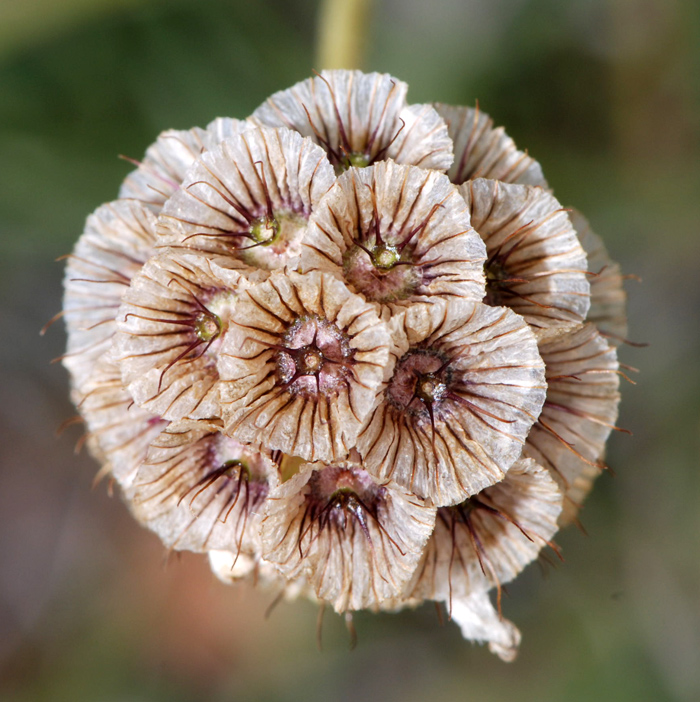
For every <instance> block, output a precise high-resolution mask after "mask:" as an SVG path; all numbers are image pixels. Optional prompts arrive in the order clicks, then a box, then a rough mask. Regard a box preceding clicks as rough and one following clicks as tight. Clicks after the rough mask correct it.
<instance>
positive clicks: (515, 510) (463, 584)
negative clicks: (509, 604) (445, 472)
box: [407, 459, 562, 609]
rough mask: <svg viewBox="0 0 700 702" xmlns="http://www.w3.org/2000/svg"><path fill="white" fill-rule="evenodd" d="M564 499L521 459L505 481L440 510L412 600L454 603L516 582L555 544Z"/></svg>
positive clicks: (549, 480)
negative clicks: (473, 594) (531, 563)
mask: <svg viewBox="0 0 700 702" xmlns="http://www.w3.org/2000/svg"><path fill="white" fill-rule="evenodd" d="M561 508H562V494H561V491H560V490H559V487H558V485H557V483H556V482H555V480H554V479H553V478H552V477H550V475H549V473H548V471H547V470H545V469H544V468H542V467H541V466H538V465H537V464H536V463H535V462H534V461H533V460H531V459H520V460H518V461H517V462H516V463H515V464H514V465H513V466H512V467H511V468H510V470H509V471H508V472H507V473H506V477H505V478H504V479H503V480H502V481H501V482H500V483H496V484H495V485H492V486H491V487H489V488H486V489H485V490H482V491H481V492H480V493H478V494H476V495H472V497H470V498H468V499H467V500H466V501H464V502H461V503H460V504H458V505H454V506H452V507H440V508H439V509H438V512H437V519H436V523H435V531H434V532H433V535H432V536H431V537H430V540H429V541H428V546H427V548H426V551H425V554H424V556H423V559H422V561H421V564H420V566H419V567H418V570H417V571H416V575H415V576H414V578H413V583H412V585H411V586H410V587H409V588H408V590H407V592H408V593H409V595H410V597H413V598H419V599H429V600H437V601H442V602H447V603H448V609H449V605H450V602H452V601H453V600H454V599H457V600H459V599H462V598H464V597H467V596H469V595H470V594H472V593H477V592H488V591H489V590H490V589H491V588H493V587H497V588H500V586H501V585H503V584H505V583H507V582H509V581H511V580H512V579H513V578H515V576H516V575H518V573H520V571H521V570H523V568H525V566H526V565H527V564H528V563H530V562H532V561H533V560H534V559H535V558H536V557H537V555H538V553H539V552H540V550H541V549H542V548H543V547H544V546H545V545H547V544H549V543H550V539H551V538H552V536H553V535H554V534H555V533H556V531H557V529H558V525H557V518H558V517H559V514H560V513H561Z"/></svg>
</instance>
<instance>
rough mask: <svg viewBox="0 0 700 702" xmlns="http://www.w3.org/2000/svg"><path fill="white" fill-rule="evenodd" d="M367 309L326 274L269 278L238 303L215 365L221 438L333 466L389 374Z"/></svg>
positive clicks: (385, 343) (387, 340)
mask: <svg viewBox="0 0 700 702" xmlns="http://www.w3.org/2000/svg"><path fill="white" fill-rule="evenodd" d="M392 349H393V341H392V339H391V336H390V334H389V330H388V328H387V327H386V325H384V324H383V323H382V322H381V321H380V320H379V318H378V316H377V313H376V311H375V310H374V309H373V307H372V306H371V305H369V304H368V303H367V302H365V300H364V299H363V298H362V297H360V296H359V295H354V294H353V293H352V292H350V290H348V288H347V287H346V286H345V285H343V283H341V282H340V281H339V280H337V279H335V278H333V276H331V275H328V274H321V273H312V274H308V275H300V274H298V273H293V272H291V271H288V272H286V273H282V272H278V273H275V274H273V275H272V276H270V278H269V279H268V280H267V281H266V282H264V283H261V284H260V285H257V286H254V287H252V288H251V289H250V290H248V291H247V292H246V293H245V294H244V295H243V296H242V297H241V299H240V301H239V303H238V305H237V307H236V314H235V317H234V318H233V319H232V320H231V322H230V327H229V331H228V332H227V334H226V335H225V337H224V341H223V346H222V349H221V358H220V361H219V372H220V375H221V378H222V380H223V384H222V386H221V399H222V405H223V410H224V416H225V422H226V432H227V433H229V434H230V435H231V436H234V437H236V438H238V439H239V440H241V441H250V442H256V443H259V444H262V445H265V446H267V447H269V448H272V449H278V450H280V451H284V452H285V453H288V454H291V455H296V456H301V457H302V458H304V459H306V460H316V459H321V460H339V459H343V458H345V457H346V456H347V454H348V451H349V450H350V449H351V448H352V447H353V445H354V441H355V438H356V436H357V431H358V429H359V427H360V424H361V422H362V421H363V420H364V418H365V417H366V416H367V414H368V413H369V412H370V411H371V409H372V408H373V406H374V403H375V400H376V398H377V396H378V394H379V393H380V392H381V390H382V388H383V386H384V381H385V377H386V375H387V373H389V372H391V368H392V365H393V357H392V356H391V351H392Z"/></svg>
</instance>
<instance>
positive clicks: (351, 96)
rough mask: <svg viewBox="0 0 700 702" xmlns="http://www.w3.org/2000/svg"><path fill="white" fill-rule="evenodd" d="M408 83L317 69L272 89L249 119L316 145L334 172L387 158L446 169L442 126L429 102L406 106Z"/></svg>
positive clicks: (448, 155) (449, 156)
mask: <svg viewBox="0 0 700 702" xmlns="http://www.w3.org/2000/svg"><path fill="white" fill-rule="evenodd" d="M407 91H408V86H407V85H406V84H405V83H403V82H402V81H400V80H397V79H396V78H394V77H392V76H390V75H387V74H381V73H361V72H360V71H342V70H340V71H322V72H321V73H320V74H318V75H316V77H314V78H309V79H308V80H305V81H302V82H300V83H297V84H296V85H294V86H292V87H291V88H288V89H287V90H282V91H280V92H278V93H275V94H274V95H272V96H271V97H270V98H268V99H267V100H266V101H265V102H264V103H263V104H262V105H261V106H260V107H258V109H257V110H255V112H254V113H253V116H252V121H253V122H255V123H257V124H263V125H267V126H272V127H287V128H288V129H293V130H295V131H298V132H299V133H300V134H302V135H303V136H305V137H309V138H310V139H313V140H314V141H315V142H316V143H317V144H320V145H321V146H322V147H323V148H324V149H325V150H326V151H327V152H328V155H329V158H330V160H331V162H332V163H333V165H334V166H335V167H336V169H337V170H338V171H342V170H344V169H345V168H348V167H350V166H369V165H371V164H372V163H374V162H375V161H380V160H385V159H391V160H393V161H396V162H397V163H404V164H409V165H413V166H420V167H421V168H432V169H436V170H446V169H447V168H449V167H450V165H451V164H452V160H453V153H452V141H451V139H450V137H449V136H448V134H447V126H446V125H445V123H444V121H443V120H442V119H441V117H440V115H439V114H438V113H437V112H436V110H435V109H434V108H433V107H432V106H430V105H408V104H407V102H406V93H407Z"/></svg>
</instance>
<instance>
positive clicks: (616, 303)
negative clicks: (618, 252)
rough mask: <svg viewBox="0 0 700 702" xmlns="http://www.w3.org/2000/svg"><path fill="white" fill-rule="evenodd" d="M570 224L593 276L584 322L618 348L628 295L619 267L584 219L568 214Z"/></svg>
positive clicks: (624, 326) (624, 332) (624, 334)
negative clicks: (590, 324) (589, 300)
mask: <svg viewBox="0 0 700 702" xmlns="http://www.w3.org/2000/svg"><path fill="white" fill-rule="evenodd" d="M569 217H570V219H571V223H572V224H573V226H574V229H575V230H576V234H577V235H578V238H579V241H580V242H581V245H582V246H583V249H584V251H585V252H586V256H587V258H588V270H589V271H590V272H591V273H592V274H593V275H592V276H591V278H590V284H591V307H590V309H589V310H588V314H587V315H586V321H587V322H592V323H593V324H595V326H596V328H597V329H598V331H599V332H600V333H601V334H602V335H603V336H605V338H606V339H608V341H609V342H610V343H611V344H612V345H614V346H617V345H618V344H620V343H622V342H623V341H625V340H626V338H627V294H626V293H625V289H624V286H623V280H624V279H623V276H622V272H621V271H620V266H619V265H618V264H617V263H615V262H614V261H612V260H611V258H610V256H609V255H608V252H607V249H606V248H605V244H603V240H602V239H601V238H600V237H599V236H598V235H597V234H594V233H593V231H592V230H591V227H590V225H589V224H588V221H587V220H586V218H585V217H584V216H583V215H582V214H581V213H580V212H579V211H578V210H571V211H570V212H569Z"/></svg>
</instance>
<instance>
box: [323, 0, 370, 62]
mask: <svg viewBox="0 0 700 702" xmlns="http://www.w3.org/2000/svg"><path fill="white" fill-rule="evenodd" d="M371 1H372V0H322V2H321V7H320V12H319V28H318V45H317V55H316V61H317V62H318V67H319V70H320V69H324V68H326V69H333V68H348V69H354V68H360V67H361V65H362V62H363V55H364V48H365V39H366V36H367V27H368V25H369V10H370V5H371Z"/></svg>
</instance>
